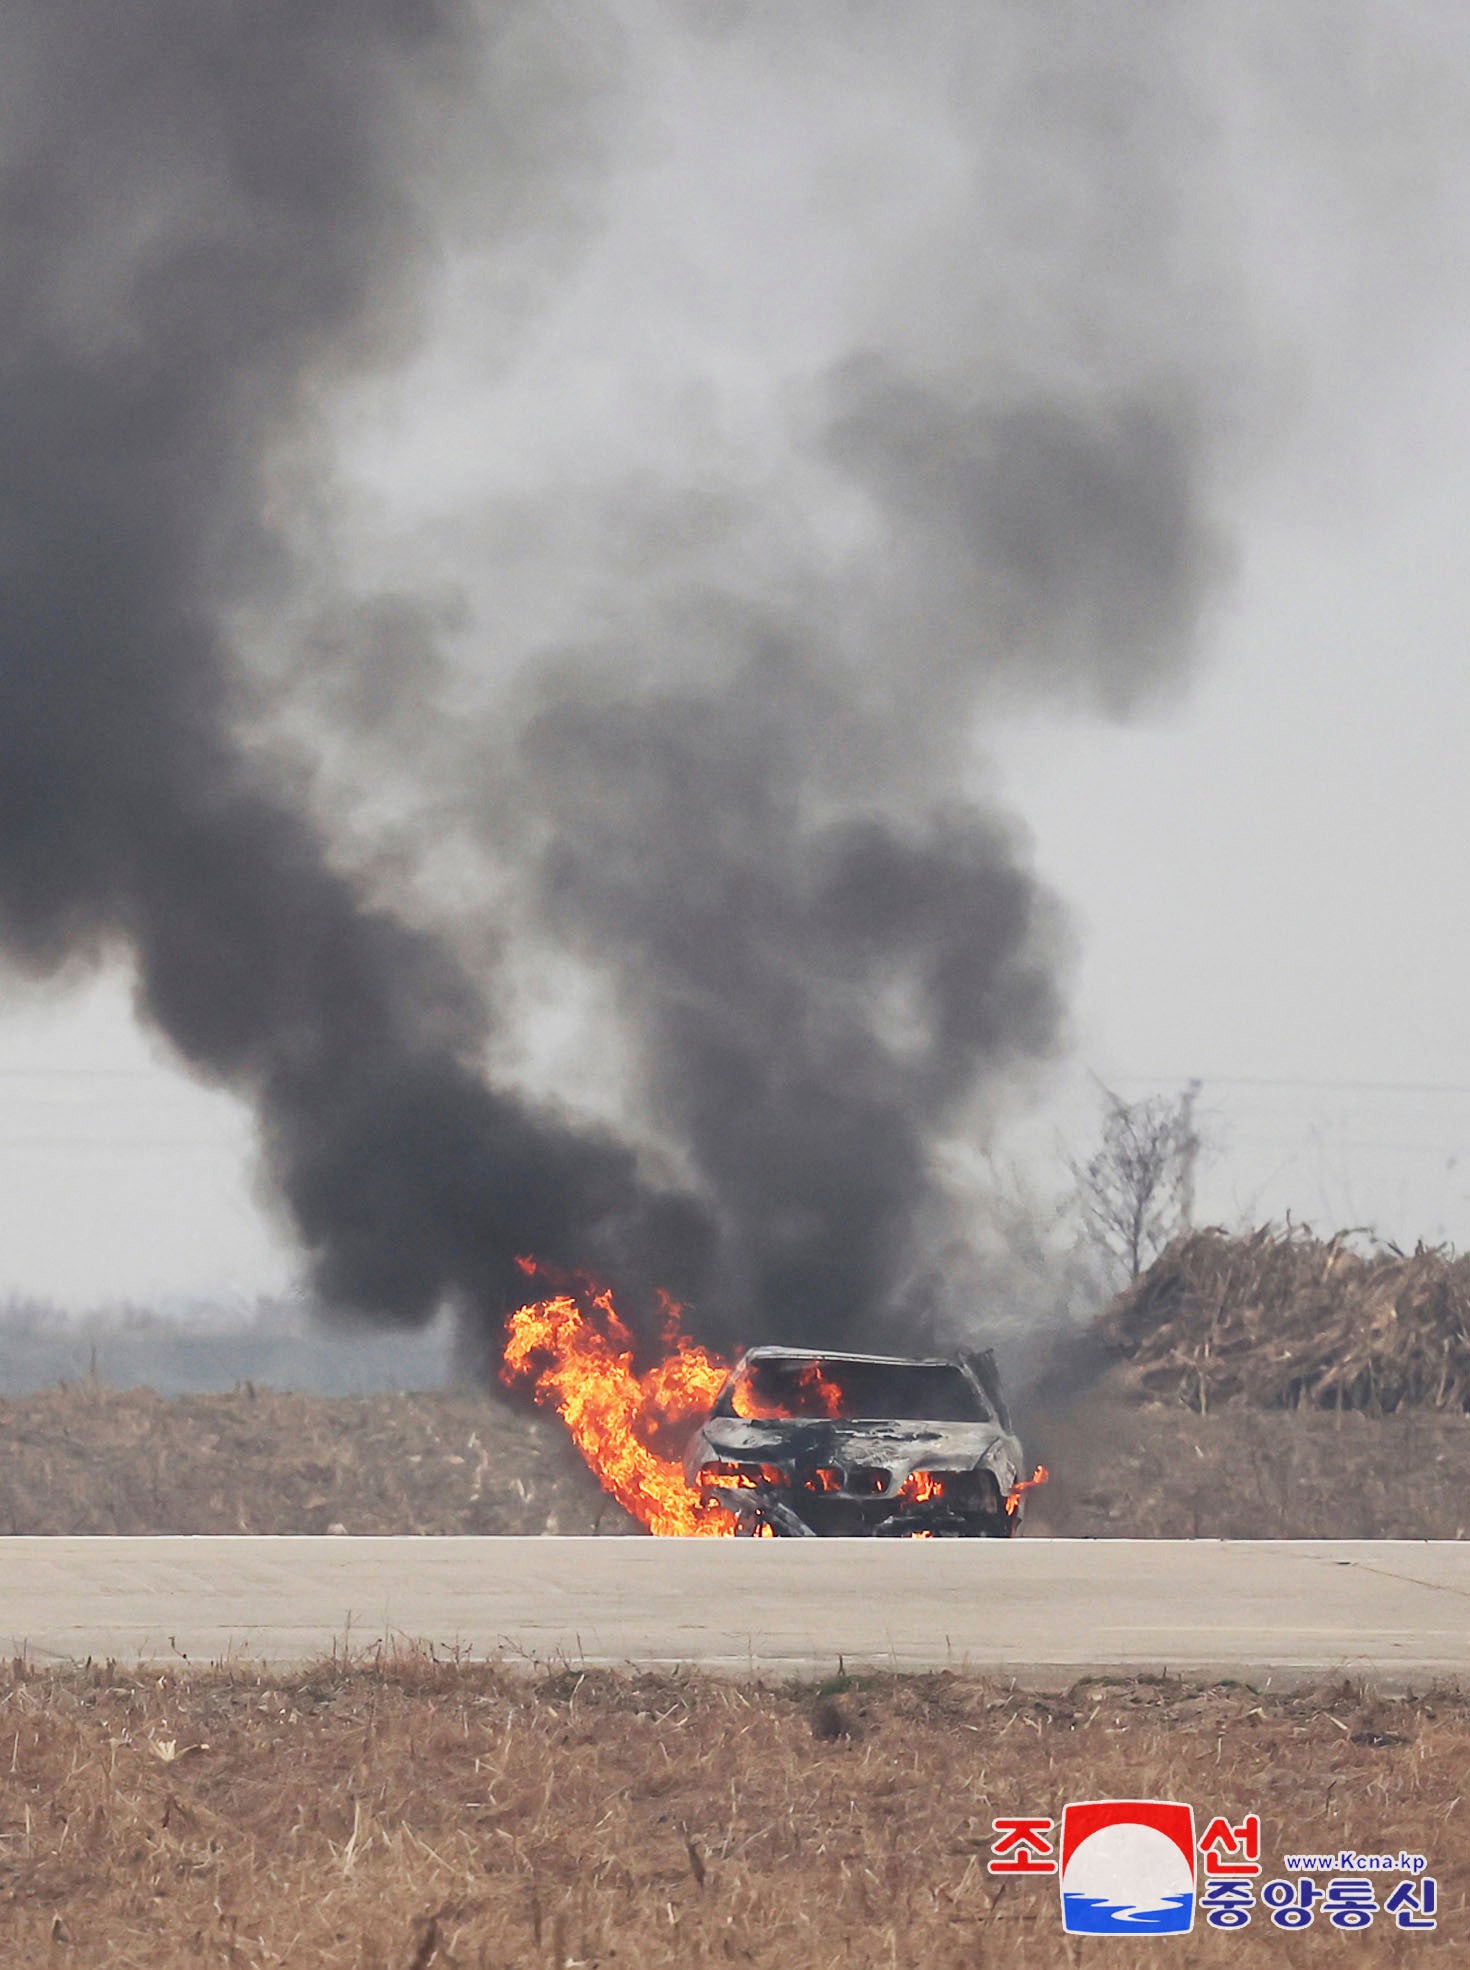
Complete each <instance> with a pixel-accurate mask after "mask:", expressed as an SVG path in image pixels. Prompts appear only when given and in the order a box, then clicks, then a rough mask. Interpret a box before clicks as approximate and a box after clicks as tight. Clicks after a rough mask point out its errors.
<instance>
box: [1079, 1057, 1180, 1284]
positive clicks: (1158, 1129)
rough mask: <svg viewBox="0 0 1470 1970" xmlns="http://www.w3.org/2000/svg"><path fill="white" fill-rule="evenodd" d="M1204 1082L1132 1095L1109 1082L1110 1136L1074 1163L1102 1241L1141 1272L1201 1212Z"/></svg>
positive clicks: (1106, 1128)
mask: <svg viewBox="0 0 1470 1970" xmlns="http://www.w3.org/2000/svg"><path fill="white" fill-rule="evenodd" d="M1199 1090H1200V1084H1199V1082H1198V1081H1191V1082H1189V1084H1188V1085H1187V1087H1185V1088H1184V1090H1183V1091H1182V1093H1180V1094H1177V1095H1150V1096H1148V1097H1147V1099H1145V1100H1143V1101H1124V1099H1123V1098H1122V1096H1121V1095H1117V1094H1114V1093H1113V1091H1112V1089H1111V1088H1107V1087H1105V1088H1103V1090H1102V1096H1103V1132H1102V1141H1101V1143H1100V1144H1099V1145H1098V1148H1097V1149H1096V1151H1095V1152H1094V1153H1093V1155H1092V1156H1090V1157H1089V1158H1088V1160H1087V1162H1086V1163H1081V1164H1079V1163H1072V1164H1070V1168H1071V1171H1072V1176H1073V1178H1074V1180H1075V1181H1076V1184H1077V1193H1078V1197H1079V1200H1080V1202H1081V1205H1082V1210H1083V1213H1084V1215H1085V1216H1086V1218H1087V1222H1088V1224H1089V1226H1090V1228H1091V1231H1092V1235H1093V1237H1094V1238H1095V1239H1096V1240H1097V1242H1098V1244H1099V1245H1101V1246H1102V1247H1103V1249H1104V1250H1105V1251H1107V1252H1110V1253H1111V1254H1112V1255H1113V1257H1114V1258H1115V1259H1117V1260H1119V1261H1121V1263H1122V1264H1123V1266H1124V1267H1125V1268H1126V1269H1127V1273H1128V1277H1129V1278H1130V1279H1136V1278H1137V1277H1138V1275H1139V1273H1141V1272H1142V1271H1143V1269H1144V1267H1145V1266H1146V1265H1148V1264H1150V1262H1151V1261H1152V1260H1153V1259H1155V1258H1156V1257H1157V1256H1158V1254H1159V1253H1160V1252H1161V1251H1162V1250H1163V1249H1164V1247H1165V1245H1167V1244H1168V1242H1169V1240H1170V1239H1171V1238H1174V1237H1176V1236H1177V1235H1178V1234H1179V1232H1181V1231H1185V1230H1187V1229H1188V1227H1189V1225H1190V1223H1191V1222H1192V1221H1193V1217H1194V1173H1195V1165H1196V1163H1197V1162H1198V1160H1199V1153H1200V1135H1199V1130H1198V1128H1197V1126H1196V1123H1195V1115H1194V1105H1195V1101H1196V1098H1197V1097H1198V1095H1199Z"/></svg>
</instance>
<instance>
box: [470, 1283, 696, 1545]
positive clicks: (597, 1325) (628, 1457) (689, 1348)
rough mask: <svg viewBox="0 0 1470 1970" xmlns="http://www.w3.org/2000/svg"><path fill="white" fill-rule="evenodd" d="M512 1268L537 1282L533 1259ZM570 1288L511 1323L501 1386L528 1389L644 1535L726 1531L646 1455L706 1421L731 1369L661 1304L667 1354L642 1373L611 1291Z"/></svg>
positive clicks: (677, 1473)
mask: <svg viewBox="0 0 1470 1970" xmlns="http://www.w3.org/2000/svg"><path fill="white" fill-rule="evenodd" d="M516 1263H517V1264H518V1265H519V1266H520V1268H521V1270H522V1271H523V1272H525V1273H527V1274H528V1275H529V1276H531V1277H537V1276H538V1275H540V1268H539V1267H538V1266H537V1265H536V1262H535V1261H534V1260H532V1259H518V1260H517V1261H516ZM540 1276H544V1275H540ZM558 1283H560V1282H558ZM569 1284H570V1285H571V1287H572V1290H563V1291H561V1292H558V1293H556V1294H554V1295H553V1296H552V1297H550V1298H548V1299H544V1300H537V1301H535V1302H534V1303H533V1304H532V1305H529V1306H523V1307H521V1308H519V1309H518V1311H517V1312H515V1313H513V1314H512V1315H511V1317H510V1321H509V1323H508V1338H507V1340H506V1344H505V1359H504V1361H503V1362H502V1364H501V1368H500V1379H501V1381H502V1382H504V1383H506V1384H507V1386H512V1385H514V1384H515V1383H517V1382H523V1381H532V1382H533V1386H534V1389H535V1394H536V1400H537V1402H539V1403H542V1404H544V1405H545V1406H546V1407H548V1408H551V1409H555V1410H556V1412H557V1414H558V1415H559V1416H560V1417H561V1419H562V1421H563V1422H564V1423H565V1424H566V1426H567V1429H568V1431H569V1432H570V1434H571V1437H572V1441H573V1442H574V1443H575V1444H576V1446H577V1448H578V1450H580V1451H581V1453H582V1456H583V1458H584V1460H585V1461H586V1463H587V1465H588V1468H589V1469H590V1470H591V1471H592V1473H593V1474H594V1476H595V1477H596V1478H597V1479H598V1481H599V1482H600V1483H601V1485H602V1486H603V1489H604V1490H606V1491H609V1492H611V1494H612V1496H613V1497H614V1498H616V1499H617V1501H618V1503H619V1504H620V1505H622V1506H623V1507H624V1508H625V1510H627V1511H629V1512H631V1513H632V1515H633V1516H634V1518H636V1519H638V1520H639V1521H640V1522H641V1523H642V1524H643V1525H646V1526H647V1527H648V1530H649V1531H650V1532H653V1533H658V1534H660V1535H662V1536H664V1537H679V1536H683V1537H686V1538H687V1537H689V1536H691V1535H702V1536H705V1537H711V1536H720V1535H728V1534H731V1533H733V1532H734V1530H735V1520H734V1519H733V1518H732V1517H731V1516H730V1515H729V1514H728V1513H727V1512H723V1511H721V1510H720V1509H719V1507H718V1506H717V1505H713V1504H710V1503H706V1502H705V1501H704V1500H703V1499H701V1497H700V1495H699V1493H698V1492H697V1491H694V1490H691V1489H690V1487H689V1485H688V1484H686V1482H685V1480H684V1473H683V1471H682V1469H681V1468H680V1467H679V1465H678V1464H677V1463H675V1462H673V1461H672V1460H671V1459H669V1458H667V1457H664V1456H661V1455H660V1454H659V1452H658V1451H657V1450H656V1449H654V1448H653V1441H656V1440H657V1438H658V1436H659V1435H660V1433H662V1432H673V1431H677V1430H679V1429H682V1428H684V1427H686V1426H688V1425H691V1424H694V1423H697V1422H698V1421H700V1420H702V1419H703V1417H704V1416H705V1415H706V1414H707V1413H708V1411H709V1408H710V1405H711V1404H712V1403H713V1401H714V1399H715V1397H716V1395H717V1394H718V1393H719V1390H720V1385H721V1384H722V1383H723V1381H724V1379H725V1377H726V1375H727V1374H728V1373H729V1364H728V1362H725V1361H722V1360H720V1358H719V1357H718V1356H717V1355H713V1354H710V1353H708V1352H707V1351H706V1350H705V1349H704V1348H702V1347H700V1346H698V1345H697V1344H696V1343H695V1342H693V1341H691V1340H690V1339H689V1338H688V1337H687V1336H686V1335H684V1334H681V1333H680V1332H679V1308H678V1307H677V1306H675V1305H674V1304H673V1302H672V1301H666V1302H665V1303H664V1314H665V1327H666V1339H667V1341H668V1345H669V1353H668V1355H667V1356H666V1358H665V1359H664V1360H662V1361H660V1362H658V1363H657V1364H656V1365H655V1366H654V1367H652V1368H650V1369H648V1370H647V1371H646V1372H645V1373H643V1374H641V1375H640V1374H639V1373H638V1372H637V1371H636V1370H635V1368H634V1366H633V1337H632V1335H631V1334H630V1333H629V1332H628V1329H627V1328H626V1327H625V1326H624V1324H623V1322H622V1321H621V1320H620V1319H619V1317H618V1314H617V1310H616V1309H615V1307H614V1306H613V1303H612V1295H611V1293H609V1292H607V1291H605V1290H604V1291H597V1290H595V1289H594V1288H593V1287H592V1286H591V1284H590V1282H587V1281H585V1280H582V1281H575V1282H569Z"/></svg>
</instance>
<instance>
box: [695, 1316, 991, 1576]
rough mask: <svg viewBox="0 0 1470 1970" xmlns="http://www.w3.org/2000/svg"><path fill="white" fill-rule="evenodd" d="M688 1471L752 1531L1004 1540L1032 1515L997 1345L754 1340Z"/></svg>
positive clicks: (699, 1438)
mask: <svg viewBox="0 0 1470 1970" xmlns="http://www.w3.org/2000/svg"><path fill="white" fill-rule="evenodd" d="M684 1471H685V1476H686V1477H687V1478H688V1480H689V1483H690V1484H691V1485H693V1486H696V1487H697V1488H698V1490H699V1491H700V1493H701V1495H702V1496H703V1497H704V1498H706V1499H707V1500H708V1501H710V1502H711V1503H714V1504H718V1505H719V1506H720V1507H722V1508H723V1509H724V1510H725V1511H728V1512H732V1513H734V1514H735V1516H736V1517H737V1518H738V1520H739V1521H740V1530H741V1531H742V1532H744V1533H748V1534H752V1535H761V1536H765V1537H771V1536H773V1535H774V1536H776V1537H785V1538H822V1537H826V1538H833V1537H838V1538H841V1537H853V1536H857V1537H871V1538H900V1539H901V1538H915V1537H929V1538H949V1539H966V1538H968V1539H976V1538H990V1539H1005V1538H1010V1537H1011V1536H1012V1535H1013V1534H1014V1533H1016V1532H1017V1531H1019V1529H1020V1523H1021V1489H1022V1487H1021V1486H1020V1478H1021V1446H1020V1444H1019V1442H1018V1441H1017V1439H1016V1438H1015V1436H1014V1435H1013V1434H1012V1432H1011V1424H1010V1417H1009V1415H1008V1414H1007V1412H1006V1406H1005V1400H1004V1397H1003V1396H1002V1394H1001V1389H1000V1381H999V1377H998V1376H997V1374H996V1372H995V1362H994V1358H993V1356H992V1355H991V1354H990V1352H989V1350H988V1349H987V1350H985V1351H984V1352H983V1353H981V1352H976V1353H969V1352H967V1353H964V1354H961V1355H957V1356H954V1357H951V1358H949V1359H932V1360H908V1359H904V1358H901V1357H897V1356H887V1355H874V1354H827V1353H814V1352H809V1351H806V1350H803V1349H799V1348H780V1347H760V1348H751V1349H750V1350H749V1352H748V1353H746V1354H744V1355H742V1356H741V1358H740V1360H739V1361H738V1362H737V1363H736V1364H735V1366H734V1368H733V1369H732V1370H731V1372H730V1375H729V1378H728V1379H727V1381H726V1382H725V1385H724V1387H723V1388H722V1389H721V1390H720V1393H719V1395H718V1396H717V1397H716V1399H715V1404H714V1408H713V1410H712V1411H711V1413H710V1415H709V1417H708V1418H707V1420H706V1421H705V1422H704V1423H703V1424H702V1425H701V1426H700V1428H699V1429H698V1431H697V1432H696V1433H695V1435H694V1438H693V1440H692V1441H691V1443H690V1446H689V1450H688V1453H687V1455H686V1457H685V1460H684Z"/></svg>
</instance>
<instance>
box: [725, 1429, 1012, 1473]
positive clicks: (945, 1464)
mask: <svg viewBox="0 0 1470 1970" xmlns="http://www.w3.org/2000/svg"><path fill="white" fill-rule="evenodd" d="M1014 1450H1015V1445H1014V1439H1013V1438H1011V1437H1010V1436H1009V1435H1008V1434H1007V1433H1006V1432H1005V1431H1004V1430H1002V1429H1001V1428H1000V1427H999V1425H998V1424H995V1423H924V1422H908V1421H904V1422H892V1423H889V1422H854V1423H828V1422H782V1421H771V1422H747V1421H745V1420H743V1419H742V1418H741V1417H738V1416H711V1417H710V1418H709V1420H708V1421H707V1422H706V1423H704V1424H703V1425H702V1426H701V1428H700V1430H699V1432H698V1434H697V1435H696V1437H695V1439H694V1442H693V1445H692V1446H691V1449H690V1454H689V1464H690V1466H691V1470H692V1468H693V1467H694V1466H695V1465H696V1464H698V1463H700V1462H702V1461H704V1459H706V1458H711V1457H713V1458H731V1459H741V1458H744V1459H753V1460H758V1461H759V1462H761V1463H767V1464H784V1465H800V1466H804V1467H808V1468H809V1467H811V1466H813V1465H816V1464H840V1465H844V1466H846V1465H862V1464H876V1465H881V1466H882V1467H883V1468H884V1469H886V1470H890V1471H892V1472H893V1473H894V1475H895V1476H896V1477H905V1476H907V1474H908V1473H909V1472H910V1471H916V1470H968V1469H969V1468H970V1467H971V1466H972V1465H975V1464H979V1463H989V1464H990V1465H991V1466H992V1468H994V1469H995V1470H996V1474H997V1476H998V1477H1000V1478H1001V1480H1002V1484H1003V1485H1004V1486H1009V1485H1010V1484H1011V1483H1012V1482H1013V1481H1014V1476H1015V1468H1016V1465H1015V1454H1014ZM1002 1466H1004V1467H1006V1468H1004V1469H1003V1468H1001V1467H1002Z"/></svg>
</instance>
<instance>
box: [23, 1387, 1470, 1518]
mask: <svg viewBox="0 0 1470 1970" xmlns="http://www.w3.org/2000/svg"><path fill="white" fill-rule="evenodd" d="M1027 1447H1028V1450H1029V1451H1031V1452H1033V1453H1034V1454H1036V1455H1039V1456H1041V1457H1043V1458H1044V1459H1045V1460H1046V1462H1047V1463H1048V1464H1049V1465H1050V1467H1051V1470H1052V1481H1051V1483H1050V1484H1049V1485H1048V1486H1047V1487H1045V1488H1044V1489H1043V1490H1040V1491H1038V1492H1035V1493H1033V1494H1032V1497H1031V1500H1030V1501H1029V1512H1028V1521H1027V1526H1028V1531H1029V1532H1030V1533H1031V1534H1033V1535H1038V1534H1046V1533H1050V1534H1053V1535H1062V1534H1066V1535H1072V1536H1077V1537H1093V1538H1108V1537H1112V1538H1119V1537H1124V1538H1193V1537H1203V1538H1251V1537H1256V1538H1297V1539H1314V1538H1324V1539H1325V1538H1339V1539H1342V1538H1347V1539H1353V1538H1405V1539H1457V1538H1463V1537H1465V1536H1467V1534H1470V1419H1467V1418H1466V1417H1464V1416H1462V1415H1458V1414H1455V1415H1446V1414H1442V1413H1434V1412H1429V1411H1423V1410H1419V1411H1403V1412H1401V1413H1399V1414H1396V1415H1393V1416H1382V1417H1374V1416H1366V1415H1362V1414H1357V1413H1352V1412H1344V1413H1343V1414H1341V1415H1338V1414H1336V1413H1330V1414H1329V1413H1323V1412H1321V1411H1312V1410H1300V1411H1281V1410H1274V1411H1273V1410H1258V1409H1251V1408H1249V1407H1246V1406H1243V1405H1235V1406H1232V1407H1230V1408H1228V1409H1224V1410H1221V1411H1220V1412H1218V1413H1214V1414H1208V1415H1204V1416H1200V1415H1196V1414H1194V1413H1192V1412H1191V1411H1190V1410H1188V1409H1185V1408H1181V1407H1180V1406H1178V1405H1177V1404H1173V1405H1165V1404H1159V1403H1145V1404H1142V1405H1140V1404H1138V1403H1137V1402H1136V1401H1132V1400H1125V1399H1124V1397H1123V1395H1122V1394H1120V1393H1119V1392H1118V1391H1117V1390H1116V1389H1115V1388H1114V1387H1113V1386H1112V1385H1111V1384H1110V1383H1105V1384H1103V1385H1102V1387H1100V1388H1099V1389H1097V1390H1095V1391H1093V1393H1092V1394H1091V1395H1090V1396H1088V1397H1087V1398H1086V1399H1084V1400H1083V1401H1081V1402H1079V1403H1077V1404H1076V1405H1074V1406H1073V1407H1072V1408H1071V1409H1069V1410H1068V1412H1067V1413H1066V1415H1065V1416H1064V1417H1061V1418H1053V1419H1047V1418H1040V1419H1038V1420H1037V1421H1036V1422H1035V1423H1034V1424H1033V1425H1031V1426H1030V1428H1029V1429H1028V1432H1027ZM333 1527H341V1528H343V1529H344V1530H345V1531H346V1532H347V1533H349V1534H360V1533H548V1532H550V1533H590V1532H597V1533H599V1534H601V1535H603V1536H610V1535H614V1534H619V1533H626V1532H629V1531H633V1530H636V1528H635V1527H633V1525H632V1522H631V1521H630V1520H629V1519H628V1518H627V1516H626V1515H625V1514H624V1513H623V1512H621V1511H620V1510H619V1509H618V1507H617V1506H616V1505H614V1504H613V1503H611V1501H610V1500H608V1499H606V1498H605V1497H604V1495H603V1493H602V1492H601V1491H600V1489H599V1488H598V1486H597V1484H596V1483H595V1482H594V1481H593V1479H592V1477H591V1476H590V1474H589V1473H588V1472H587V1471H586V1469H585V1468H584V1467H583V1465H582V1464H581V1462H580V1460H579V1459H578V1458H577V1456H576V1453H575V1452H574V1451H573V1450H572V1448H571V1446H570V1445H569V1443H568V1442H567V1440H566V1438H565V1436H564V1435H563V1433H562V1431H561V1428H560V1425H559V1424H557V1423H556V1422H555V1421H553V1420H552V1419H551V1418H549V1417H541V1416H535V1415H528V1414H526V1413H524V1412H523V1411H519V1410H515V1409H512V1408H510V1407H509V1406H508V1405H507V1404H505V1403H504V1402H502V1401H500V1400H499V1399H497V1398H494V1397H491V1396H476V1395H469V1394H462V1393H448V1392H441V1393H434V1394H427V1395H401V1396H370V1397H366V1398H356V1397H325V1396H306V1395H286V1394H279V1393H276V1392H273V1391H270V1390H263V1389H262V1390H256V1391H255V1392H254V1393H253V1394H252V1393H251V1392H250V1391H249V1390H248V1389H246V1388H241V1389H239V1390H236V1391H235V1392H234V1393H233V1394H230V1395H212V1396H176V1397H172V1398H170V1399H167V1400H166V1399H164V1398H162V1397H160V1396H156V1395H153V1394H151V1393H150V1392H148V1391H147V1390H130V1391H125V1392H124V1391H118V1390H111V1389H106V1388H101V1387H88V1386H81V1387H69V1388H64V1389H51V1390H47V1391H46V1392H44V1393H43V1394H40V1395H34V1396H22V1397H13V1398H10V1399H8V1400H7V1399H0V1534H4V1533H150V1532H155V1533H156V1532H179V1533H211V1532H214V1533H220V1532H224V1533H232V1532H274V1533H293V1532H294V1533H300V1532H314V1533H320V1532H328V1531H330V1530H331V1529H332V1528H333Z"/></svg>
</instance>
